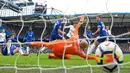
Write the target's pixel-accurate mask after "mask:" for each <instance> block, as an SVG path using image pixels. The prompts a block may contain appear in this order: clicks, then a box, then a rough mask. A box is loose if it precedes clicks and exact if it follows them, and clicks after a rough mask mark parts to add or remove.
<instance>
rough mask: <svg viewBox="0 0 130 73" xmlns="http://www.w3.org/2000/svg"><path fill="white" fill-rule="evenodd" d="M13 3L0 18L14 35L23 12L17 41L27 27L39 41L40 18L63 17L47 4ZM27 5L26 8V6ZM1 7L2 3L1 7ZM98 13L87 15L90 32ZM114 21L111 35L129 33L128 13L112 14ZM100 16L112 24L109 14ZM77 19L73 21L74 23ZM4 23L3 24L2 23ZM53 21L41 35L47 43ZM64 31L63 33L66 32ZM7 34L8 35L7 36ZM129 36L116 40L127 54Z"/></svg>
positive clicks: (129, 17) (41, 23)
mask: <svg viewBox="0 0 130 73" xmlns="http://www.w3.org/2000/svg"><path fill="white" fill-rule="evenodd" d="M11 2H12V3H13V4H12V6H13V5H14V7H15V6H16V5H17V6H18V7H17V8H16V9H15V8H13V7H11V5H10V6H9V4H7V5H5V6H4V8H3V9H1V10H0V18H1V19H2V20H3V24H4V26H5V28H6V30H7V31H8V32H9V33H10V32H12V30H14V31H15V33H16V34H18V33H19V30H20V29H21V26H22V23H21V21H20V15H21V14H20V13H19V11H20V10H23V13H22V14H23V15H22V18H23V21H24V24H25V25H24V28H23V30H22V32H21V33H20V37H19V39H20V40H21V41H22V40H23V37H24V34H25V33H26V32H27V31H28V28H29V27H32V29H33V31H34V33H35V40H40V37H41V33H42V31H43V29H44V26H45V25H44V21H43V20H42V18H41V17H42V16H43V17H44V18H45V19H46V20H50V19H58V18H59V17H61V16H64V15H63V14H62V12H61V11H60V10H58V9H55V8H49V9H48V8H47V4H46V3H45V4H44V5H43V4H38V3H34V2H32V1H31V0H29V1H27V2H26V3H25V2H19V1H18V0H11ZM26 5H27V6H26ZM0 6H1V7H2V2H1V5H0ZM50 9H51V13H50V14H46V13H47V11H48V10H50ZM97 14H99V13H88V16H89V20H90V22H89V24H90V25H91V26H92V31H94V30H95V29H96V27H95V26H96V20H95V17H92V16H93V15H97ZM80 15H82V14H74V15H66V17H67V18H71V17H75V16H80ZM112 15H113V18H114V21H113V27H112V30H111V32H112V35H120V34H123V33H126V32H129V30H130V13H118V12H117V13H112ZM101 16H102V20H103V22H104V23H105V25H108V26H110V25H111V22H112V18H111V16H110V14H109V13H104V14H103V15H101ZM35 20H36V21H35ZM77 20H78V19H75V20H73V21H74V22H75V21H77ZM4 21H5V22H4ZM54 23H55V21H49V22H47V28H46V30H45V32H44V35H43V40H44V41H48V39H49V37H50V33H51V30H52V28H53V25H54ZM68 24H71V23H70V21H68ZM84 27H85V26H81V28H80V30H79V31H80V32H84V29H83V28H84ZM67 30H69V29H67ZM67 30H65V31H67ZM9 33H8V34H9ZM79 35H80V38H83V33H80V34H79ZM129 37H130V35H127V36H122V37H118V38H116V40H117V43H118V44H119V46H120V47H121V48H122V50H123V52H125V53H129V51H130V50H129V44H128V43H127V42H128V40H129V39H130V38H129Z"/></svg>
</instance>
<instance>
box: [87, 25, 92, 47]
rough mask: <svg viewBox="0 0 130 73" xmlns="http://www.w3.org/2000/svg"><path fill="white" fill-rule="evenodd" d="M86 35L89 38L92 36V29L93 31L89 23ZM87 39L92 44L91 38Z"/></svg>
mask: <svg viewBox="0 0 130 73" xmlns="http://www.w3.org/2000/svg"><path fill="white" fill-rule="evenodd" d="M86 36H87V38H88V39H89V38H92V31H91V26H90V25H88V26H87V27H86ZM88 39H87V40H86V41H87V42H88V44H89V45H90V43H91V40H88Z"/></svg>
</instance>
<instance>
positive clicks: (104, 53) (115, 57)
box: [95, 41, 124, 73]
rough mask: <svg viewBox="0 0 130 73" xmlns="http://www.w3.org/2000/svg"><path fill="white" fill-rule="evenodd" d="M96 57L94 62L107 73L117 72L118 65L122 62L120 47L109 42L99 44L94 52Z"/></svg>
mask: <svg viewBox="0 0 130 73" xmlns="http://www.w3.org/2000/svg"><path fill="white" fill-rule="evenodd" d="M95 56H96V57H97V59H96V62H97V64H98V65H101V66H100V67H101V68H102V69H103V70H104V71H106V72H109V73H112V72H114V71H116V70H118V66H119V65H118V64H121V63H122V62H123V59H124V58H123V52H122V50H121V49H120V47H119V46H118V45H117V44H116V43H114V42H110V41H105V42H103V43H101V44H100V45H99V46H98V47H97V49H96V52H95Z"/></svg>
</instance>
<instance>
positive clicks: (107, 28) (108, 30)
mask: <svg viewBox="0 0 130 73" xmlns="http://www.w3.org/2000/svg"><path fill="white" fill-rule="evenodd" d="M106 31H107V35H108V36H109V37H107V40H110V36H111V35H112V34H111V30H110V28H109V26H106Z"/></svg>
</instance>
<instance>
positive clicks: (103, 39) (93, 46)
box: [87, 38, 106, 55]
mask: <svg viewBox="0 0 130 73" xmlns="http://www.w3.org/2000/svg"><path fill="white" fill-rule="evenodd" d="M105 40H106V38H98V39H97V40H95V41H94V43H93V44H92V45H91V46H90V47H89V48H88V51H87V54H89V55H90V54H92V52H93V51H94V50H95V49H96V47H97V46H98V45H99V44H100V43H101V42H104V41H105Z"/></svg>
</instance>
